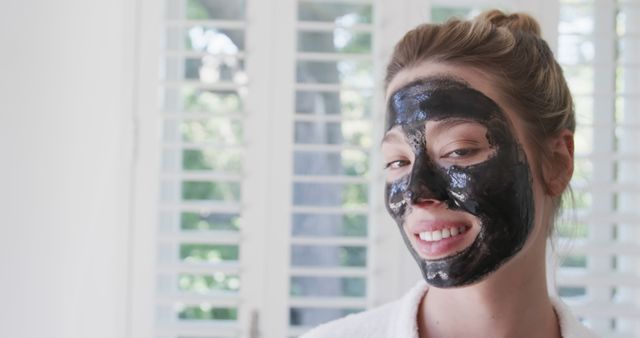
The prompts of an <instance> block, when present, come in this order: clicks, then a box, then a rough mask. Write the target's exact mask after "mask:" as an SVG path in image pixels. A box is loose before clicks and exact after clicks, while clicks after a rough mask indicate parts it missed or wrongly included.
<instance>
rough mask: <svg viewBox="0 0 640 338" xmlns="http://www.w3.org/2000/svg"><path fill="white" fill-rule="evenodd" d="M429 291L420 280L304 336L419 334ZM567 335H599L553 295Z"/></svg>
mask: <svg viewBox="0 0 640 338" xmlns="http://www.w3.org/2000/svg"><path fill="white" fill-rule="evenodd" d="M426 291H427V283H425V282H424V281H420V282H419V283H418V284H417V285H416V286H414V287H413V288H412V289H411V290H410V291H409V292H408V293H407V294H405V295H404V296H403V297H402V298H400V299H398V300H396V301H394V302H391V303H388V304H385V305H383V306H380V307H377V308H374V309H371V310H369V311H364V312H360V313H356V314H351V315H348V316H346V317H344V318H341V319H337V320H334V321H331V322H329V323H326V324H322V325H320V326H318V327H316V328H314V329H312V330H311V331H309V332H307V333H305V334H303V335H302V336H301V337H300V338H359V337H366V338H383V337H384V338H418V327H417V325H418V323H417V315H418V305H419V304H420V300H421V299H422V297H423V296H424V294H425V292H426ZM551 301H552V303H553V307H554V309H555V311H556V314H557V315H558V319H559V320H560V330H561V332H562V337H563V338H596V337H597V336H596V335H594V334H593V333H591V332H590V331H589V330H587V329H586V328H585V327H584V326H583V325H582V324H581V323H580V322H579V321H578V320H577V319H576V318H575V317H573V315H572V314H571V312H570V311H569V309H568V308H567V306H566V305H565V304H564V303H562V301H561V300H559V299H554V298H552V299H551Z"/></svg>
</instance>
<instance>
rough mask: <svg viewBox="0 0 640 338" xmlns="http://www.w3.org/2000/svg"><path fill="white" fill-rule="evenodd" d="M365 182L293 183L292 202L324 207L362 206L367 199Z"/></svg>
mask: <svg viewBox="0 0 640 338" xmlns="http://www.w3.org/2000/svg"><path fill="white" fill-rule="evenodd" d="M367 194H368V186H367V185H366V184H336V183H295V184H294V185H293V204H294V205H306V206H325V207H331V206H333V207H363V206H366V204H367V200H368V196H367Z"/></svg>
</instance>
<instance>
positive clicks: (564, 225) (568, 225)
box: [556, 203, 589, 239]
mask: <svg viewBox="0 0 640 338" xmlns="http://www.w3.org/2000/svg"><path fill="white" fill-rule="evenodd" d="M564 205H566V206H570V204H569V203H564ZM565 212H569V213H572V212H573V211H565ZM588 229H589V228H588V226H587V225H586V224H583V223H573V222H566V221H564V222H558V223H557V224H556V232H557V234H558V236H559V237H564V238H570V239H573V238H587V234H588Z"/></svg>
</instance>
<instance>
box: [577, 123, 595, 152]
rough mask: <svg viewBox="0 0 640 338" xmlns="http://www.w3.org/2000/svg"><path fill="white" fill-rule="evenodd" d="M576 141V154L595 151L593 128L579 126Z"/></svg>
mask: <svg viewBox="0 0 640 338" xmlns="http://www.w3.org/2000/svg"><path fill="white" fill-rule="evenodd" d="M574 142H575V147H576V154H590V153H591V152H592V151H593V128H591V127H582V126H578V128H577V129H576V133H575V135H574Z"/></svg>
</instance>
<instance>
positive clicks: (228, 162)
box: [162, 148, 242, 173]
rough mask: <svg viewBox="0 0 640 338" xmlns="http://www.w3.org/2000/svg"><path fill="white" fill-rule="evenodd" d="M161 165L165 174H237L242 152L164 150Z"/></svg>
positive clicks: (206, 149)
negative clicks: (203, 172) (189, 172)
mask: <svg viewBox="0 0 640 338" xmlns="http://www.w3.org/2000/svg"><path fill="white" fill-rule="evenodd" d="M162 163H163V171H164V172H166V173H171V172H176V171H179V170H183V171H205V170H206V171H213V172H220V173H239V172H241V171H242V152H241V151H239V150H231V149H214V148H204V149H179V148H178V149H165V151H164V153H163V156H162ZM176 164H177V165H178V167H176Z"/></svg>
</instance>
